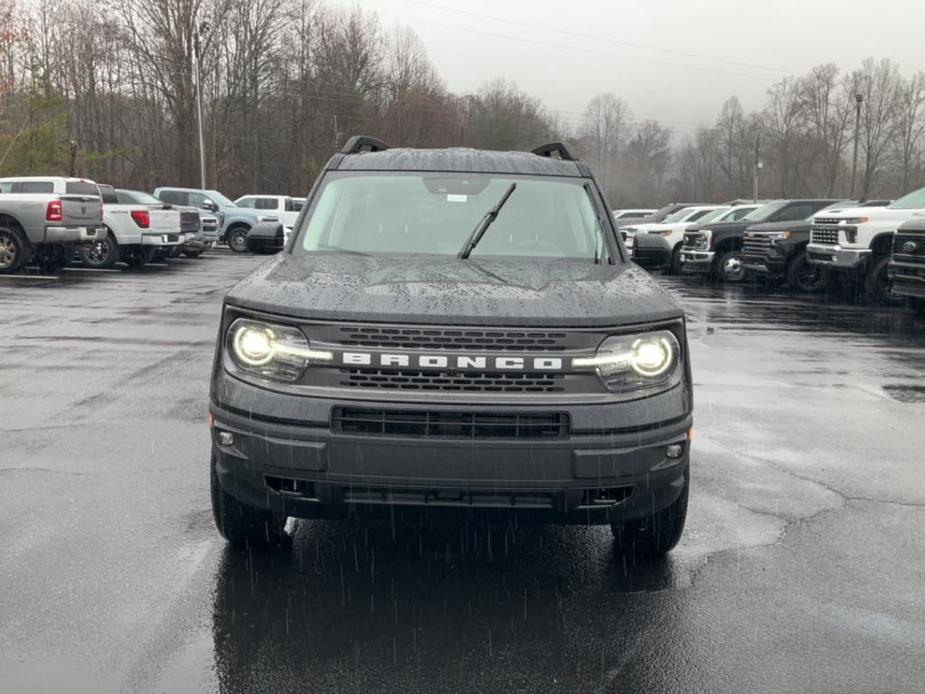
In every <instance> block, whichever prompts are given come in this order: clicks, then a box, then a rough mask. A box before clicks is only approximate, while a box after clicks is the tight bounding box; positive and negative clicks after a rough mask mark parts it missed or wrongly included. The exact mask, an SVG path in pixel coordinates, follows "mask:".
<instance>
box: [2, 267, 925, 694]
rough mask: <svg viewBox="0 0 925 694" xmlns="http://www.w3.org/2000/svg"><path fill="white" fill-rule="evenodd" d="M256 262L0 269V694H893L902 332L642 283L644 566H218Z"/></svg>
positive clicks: (911, 324)
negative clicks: (680, 450)
mask: <svg viewBox="0 0 925 694" xmlns="http://www.w3.org/2000/svg"><path fill="white" fill-rule="evenodd" d="M260 262H262V259H261V258H259V257H255V256H250V255H235V254H232V253H231V252H230V251H227V250H215V251H211V252H209V253H207V254H206V255H204V256H203V257H202V258H200V259H199V260H188V259H177V260H172V261H170V262H169V263H162V264H155V265H149V266H147V267H145V268H143V269H140V270H120V269H115V270H112V271H85V270H83V269H81V268H79V267H76V268H67V269H65V270H64V271H63V272H62V273H61V276H60V277H58V278H53V277H34V276H33V277H28V276H24V277H7V278H3V279H0V282H2V284H0V315H2V316H3V318H2V321H0V324H2V326H3V330H2V332H0V350H2V354H3V362H2V368H0V434H2V437H3V447H2V451H3V453H2V462H0V529H2V536H3V539H4V541H3V542H0V691H3V692H37V691H48V692H71V693H79V692H88V693H89V692H94V693H95V692H100V691H126V692H198V691H203V690H207V691H221V692H263V691H266V692H295V691H300V692H301V691H324V692H335V691H357V692H361V691H362V692H371V691H383V692H385V691H388V692H393V691H394V692H418V691H420V692H437V691H445V692H459V691H508V692H573V691H574V692H578V691H580V692H588V691H648V692H689V691H698V692H707V691H722V692H740V691H751V692H763V691H768V692H770V691H774V692H780V691H790V692H817V691H831V692H836V691H863V692H874V691H877V692H880V691H882V692H917V691H921V688H922V684H921V672H922V667H921V656H922V653H923V652H925V597H923V594H922V586H923V584H925V534H923V533H921V532H920V529H921V528H922V527H925V485H923V483H922V479H923V473H925V454H923V452H922V448H921V446H922V444H921V443H920V438H921V434H922V423H923V422H925V338H923V334H925V319H922V318H916V317H915V316H914V315H912V314H911V313H909V312H906V311H903V310H902V309H882V310H881V309H873V308H871V307H869V306H859V305H852V304H848V303H838V302H834V303H833V302H832V301H831V300H830V299H828V300H827V299H826V297H825V296H824V295H812V296H799V297H797V296H795V295H792V294H789V293H786V292H783V291H781V292H777V293H775V292H768V291H758V290H756V289H753V288H750V287H749V286H725V287H717V286H714V285H712V284H709V283H707V282H704V281H702V280H700V279H699V278H696V279H695V278H685V277H677V278H667V277H665V278H661V281H662V282H663V283H664V284H665V285H666V286H667V287H669V288H670V289H671V290H672V291H673V292H674V293H675V295H676V296H677V297H678V298H679V300H680V301H681V302H682V304H683V305H684V308H685V310H686V311H687V315H688V320H689V336H690V341H691V348H692V352H693V362H694V382H695V397H696V405H695V424H696V435H695V439H694V446H693V458H692V480H693V483H692V492H691V501H690V515H689V518H688V526H687V531H686V533H685V535H684V538H683V540H682V543H681V545H680V546H679V547H678V548H677V549H676V550H675V551H674V552H673V553H672V554H671V555H670V556H669V558H668V559H667V560H665V561H663V562H658V563H647V562H644V561H642V560H637V561H634V560H632V559H630V560H626V559H623V558H621V556H620V555H617V554H614V553H613V551H612V538H611V534H610V530H609V528H606V527H594V528H581V527H578V528H559V527H516V528H511V527H499V526H482V525H478V526H465V527H460V526H453V525H435V526H426V527H413V526H410V525H402V524H401V523H396V524H383V525H381V526H380V525H375V526H373V527H363V526H360V525H356V524H352V523H349V522H314V521H312V522H309V521H298V522H290V523H291V527H290V530H291V532H292V534H293V542H292V545H291V546H290V547H285V548H281V549H277V550H273V551H266V552H256V551H255V552H243V553H242V552H239V551H236V550H233V549H230V548H226V546H225V544H224V543H223V542H222V540H221V539H220V538H219V537H218V535H217V534H216V532H215V530H214V528H213V525H212V519H211V512H210V502H209V490H208V458H209V433H208V429H207V426H206V414H207V405H208V387H209V371H210V368H211V361H212V357H213V352H214V345H215V333H216V329H217V326H218V320H219V308H220V305H221V300H222V296H223V294H224V292H225V291H226V290H227V289H228V288H229V287H231V286H232V285H233V284H234V283H235V282H236V281H237V280H238V279H240V278H242V277H243V276H244V275H246V274H247V273H248V272H249V271H250V270H251V269H253V268H254V267H255V266H256V265H257V264H259V263H260ZM434 462H435V464H439V461H434Z"/></svg>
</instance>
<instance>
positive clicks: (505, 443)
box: [210, 375, 692, 524]
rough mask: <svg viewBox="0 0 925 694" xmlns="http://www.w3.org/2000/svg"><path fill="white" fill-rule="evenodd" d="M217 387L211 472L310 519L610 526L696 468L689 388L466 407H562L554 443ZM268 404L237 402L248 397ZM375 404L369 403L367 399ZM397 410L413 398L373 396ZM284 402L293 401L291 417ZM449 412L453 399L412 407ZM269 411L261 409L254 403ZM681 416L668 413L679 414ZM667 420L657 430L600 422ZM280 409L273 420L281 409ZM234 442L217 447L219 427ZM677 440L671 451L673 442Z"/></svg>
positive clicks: (231, 382)
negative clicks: (386, 510) (604, 398)
mask: <svg viewBox="0 0 925 694" xmlns="http://www.w3.org/2000/svg"><path fill="white" fill-rule="evenodd" d="M220 379H221V381H222V383H221V384H219V386H218V388H217V389H216V390H215V392H219V393H223V398H225V399H226V400H227V401H229V402H235V403H236V404H235V405H234V406H232V405H230V404H228V402H221V403H218V402H216V401H215V399H214V398H213V401H212V405H211V408H210V412H211V414H212V416H213V417H214V426H213V429H212V442H213V451H214V454H215V467H216V473H217V477H218V480H219V483H220V484H221V486H222V488H223V489H225V490H226V491H227V492H228V493H229V494H231V495H232V496H234V497H236V498H238V499H240V500H241V501H243V502H245V503H247V504H249V505H251V506H255V507H258V508H267V509H272V510H274V511H276V512H281V513H285V514H286V515H289V516H296V517H305V518H329V517H342V516H345V515H348V514H349V513H351V512H355V511H357V510H358V509H361V508H362V509H366V510H369V509H371V508H375V507H379V508H381V507H394V506H414V507H423V508H426V509H427V510H428V511H431V510H433V511H437V510H447V511H452V510H454V509H455V510H457V511H459V510H463V511H465V512H467V513H470V512H476V511H480V512H491V513H496V512H517V513H519V514H520V513H524V514H526V515H529V516H530V517H531V518H535V519H536V520H540V521H546V522H558V523H583V524H584V523H607V522H610V521H612V520H616V519H625V520H630V519H635V518H641V517H645V516H650V515H652V514H653V513H656V512H658V511H660V510H662V509H664V508H666V507H667V506H669V505H670V504H672V503H673V502H674V501H675V500H676V499H677V498H678V496H679V494H680V493H681V489H682V487H683V484H684V476H685V473H686V472H687V469H688V466H689V455H690V450H689V448H690V445H689V438H688V433H689V431H690V428H691V423H692V416H691V414H690V409H689V403H690V399H689V391H688V390H687V389H686V388H685V387H683V386H682V387H678V388H675V389H674V390H673V391H669V392H668V393H663V394H661V395H659V396H654V397H653V398H648V399H646V400H641V401H636V402H630V403H620V404H616V405H604V406H588V405H575V406H568V407H562V406H554V407H533V408H525V407H514V406H506V407H500V406H490V405H485V406H480V407H472V406H467V407H465V408H462V409H465V410H467V411H473V410H477V411H482V412H484V413H486V414H491V415H502V414H505V413H508V414H513V413H518V414H524V413H525V412H526V413H529V412H530V411H534V410H547V409H555V410H558V411H563V412H565V413H567V414H568V415H569V417H570V421H571V423H572V426H571V430H570V434H569V435H568V436H564V437H562V438H555V439H543V440H537V439H516V440H514V439H499V438H485V439H481V438H442V437H438V436H412V435H400V434H395V433H391V434H381V433H377V434H375V435H371V434H358V433H346V432H345V431H343V430H339V429H337V428H336V427H335V426H334V425H333V419H332V413H333V412H336V411H338V408H341V407H353V408H356V407H363V404H364V402H365V401H359V402H358V401H354V400H335V399H327V398H314V397H311V398H307V397H297V396H291V395H284V394H278V393H271V392H269V391H265V390H262V391H260V392H259V393H258V392H256V391H258V390H260V389H256V388H254V387H252V386H249V385H248V384H244V383H241V382H240V381H236V380H235V379H233V378H231V377H229V376H227V375H222V376H221V377H220ZM255 399H256V401H261V400H262V401H263V407H262V408H260V409H258V410H254V409H247V408H246V407H245V408H244V409H241V406H242V405H244V404H245V403H246V402H251V403H252V404H253V402H254V401H255ZM366 405H373V403H366ZM374 406H375V408H376V409H377V410H385V411H387V412H389V413H391V414H392V415H398V414H400V413H402V412H406V411H407V410H408V409H409V406H408V405H406V404H404V405H394V404H386V405H384V404H383V403H382V402H376V403H374ZM280 408H284V409H285V408H288V416H287V418H286V419H285V420H282V419H280V418H278V415H277V414H276V413H279V412H280ZM413 409H421V410H428V411H432V412H438V413H439V412H445V413H454V412H456V411H458V410H460V409H461V408H460V407H459V406H453V405H449V404H446V405H434V404H424V403H421V404H420V405H419V406H418V407H417V408H413ZM261 410H262V411H264V412H267V413H268V415H267V416H255V415H254V414H253V412H255V411H261ZM676 413H677V414H679V415H680V416H672V415H674V414H676ZM659 414H660V415H661V416H663V417H664V416H670V417H671V419H668V420H665V421H662V422H660V423H658V424H656V425H654V426H651V425H650V426H643V427H633V426H629V427H625V426H621V428H620V429H613V428H612V429H610V430H607V429H604V428H602V427H600V426H599V423H600V424H606V422H605V420H609V421H610V422H611V423H619V424H621V425H625V424H633V423H634V422H641V421H645V420H651V419H652V418H653V417H657V416H658V415H659ZM274 415H276V416H274ZM220 433H224V434H231V436H232V437H233V439H234V441H233V443H231V444H230V445H222V443H221V442H220V439H219V434H220ZM672 445H677V446H680V447H681V448H680V455H679V456H678V457H676V458H671V457H669V456H668V452H667V447H668V446H672Z"/></svg>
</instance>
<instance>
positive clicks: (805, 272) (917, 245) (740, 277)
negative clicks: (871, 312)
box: [614, 188, 925, 311]
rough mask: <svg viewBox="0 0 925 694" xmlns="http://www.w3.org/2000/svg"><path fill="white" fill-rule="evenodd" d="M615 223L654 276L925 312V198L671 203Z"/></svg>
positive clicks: (920, 194) (620, 216)
mask: <svg viewBox="0 0 925 694" xmlns="http://www.w3.org/2000/svg"><path fill="white" fill-rule="evenodd" d="M641 213H648V214H645V215H644V216H639V215H640V214H641ZM634 215H636V216H634ZM614 217H615V219H616V220H617V223H618V225H619V228H620V232H621V235H622V236H623V239H624V240H625V241H626V243H627V246H628V247H629V248H630V249H631V253H632V255H633V259H634V260H635V261H636V262H637V263H639V264H640V265H643V266H645V267H648V268H664V269H665V270H666V271H667V272H669V273H695V274H702V275H707V276H710V277H711V278H712V279H714V280H715V281H717V282H728V283H735V282H742V281H745V280H746V279H748V278H750V277H751V278H758V279H760V280H762V281H763V282H764V283H766V284H770V285H776V284H783V283H786V284H788V285H789V286H790V287H791V288H792V289H794V290H797V291H801V292H812V291H818V290H822V289H825V288H827V287H830V286H833V285H836V284H838V285H850V286H855V287H858V288H860V289H861V290H862V291H863V292H864V293H865V294H866V295H867V296H868V297H869V298H870V300H872V301H874V302H876V303H880V304H887V303H892V302H895V301H897V300H907V301H908V302H909V303H910V304H911V305H912V306H913V307H914V308H915V309H916V310H919V311H925V188H923V189H921V190H917V191H915V192H912V193H909V194H908V195H906V196H904V197H902V198H900V199H898V200H895V201H890V200H864V201H861V200H834V199H797V200H765V201H761V202H760V203H755V202H744V201H741V200H733V201H730V202H728V203H725V204H722V205H717V204H712V205H710V204H706V203H672V204H671V205H667V206H665V207H663V208H661V209H659V210H614Z"/></svg>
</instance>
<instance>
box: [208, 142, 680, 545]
mask: <svg viewBox="0 0 925 694" xmlns="http://www.w3.org/2000/svg"><path fill="white" fill-rule="evenodd" d="M609 209H610V208H609V207H608V206H607V204H606V202H605V200H604V198H603V197H602V195H601V192H600V189H599V187H598V185H597V183H596V182H595V179H594V178H593V176H592V174H591V172H590V170H589V169H588V167H587V166H586V165H585V164H583V163H582V162H580V161H577V160H576V159H575V158H574V157H573V156H572V154H571V152H570V150H569V148H568V147H566V146H565V145H562V144H561V143H553V144H551V145H546V146H544V147H540V148H538V149H536V150H534V151H533V152H532V153H526V152H508V153H502V152H487V151H476V150H469V149H444V150H415V149H389V148H388V147H387V146H386V145H385V144H384V143H382V142H379V141H378V140H374V139H372V138H366V137H354V138H351V140H350V141H349V142H348V143H347V144H346V145H345V147H344V149H343V150H342V151H341V152H340V153H338V154H336V155H335V156H334V157H333V158H332V159H331V160H330V162H329V163H328V164H327V166H326V167H325V169H324V171H323V172H322V174H321V176H320V177H319V179H318V181H317V182H316V184H315V186H314V188H313V190H312V191H311V193H310V195H309V197H308V202H307V210H306V211H305V212H303V214H302V216H301V217H300V219H299V221H298V222H297V225H296V228H295V229H294V231H293V234H292V237H291V239H290V241H289V242H288V243H287V244H286V247H285V249H283V251H282V252H279V253H278V254H277V255H276V257H274V258H272V259H270V260H268V262H267V263H266V264H264V265H263V266H261V267H260V268H259V269H257V270H256V271H255V272H254V273H253V274H252V275H251V276H249V277H247V278H246V279H244V280H243V281H242V282H241V283H240V284H238V285H237V286H236V287H234V288H233V289H232V290H231V291H230V292H229V294H228V295H227V297H226V299H225V303H224V307H223V314H222V320H221V327H220V330H219V335H218V341H217V347H216V357H215V363H214V368H213V373H212V387H211V405H210V425H211V432H212V460H211V485H212V504H213V511H214V517H215V522H216V525H217V527H218V530H219V531H220V533H221V534H222V535H223V536H224V537H225V538H226V539H227V540H228V541H230V542H231V543H233V544H245V543H274V542H279V541H281V540H283V539H284V538H285V530H284V526H285V522H286V520H287V517H289V516H292V517H303V518H325V517H338V516H345V515H352V516H360V515H363V516H366V515H372V514H371V511H373V510H374V509H376V508H379V509H380V510H382V508H383V507H385V510H386V511H387V512H392V513H395V512H397V511H396V507H402V508H404V509H408V508H410V507H417V508H418V509H424V510H425V511H426V513H428V514H433V513H441V514H442V513H443V512H444V511H447V512H449V511H451V510H453V509H455V510H456V511H457V512H459V511H462V513H463V514H464V515H470V514H478V515H479V516H482V515H488V516H497V515H504V516H506V517H507V516H510V515H511V514H514V515H516V516H517V517H518V518H530V519H536V520H540V521H548V522H556V523H577V524H607V523H609V524H610V525H611V528H612V530H613V534H614V536H615V539H616V546H617V547H618V548H619V549H620V550H621V551H627V552H640V553H641V552H647V553H656V554H658V553H664V552H667V551H669V550H670V549H671V548H672V547H674V545H675V544H676V543H677V542H678V540H679V538H680V537H681V534H682V531H683V528H684V520H685V516H686V511H687V498H688V487H689V469H688V468H689V454H690V450H689V447H690V432H691V426H692V386H691V371H690V359H689V353H688V347H687V339H686V333H685V318H684V315H683V313H682V311H681V309H680V307H679V306H678V304H677V303H675V301H674V300H673V299H672V298H671V296H670V295H669V294H668V293H667V292H666V291H665V290H663V289H662V288H660V287H659V286H658V285H657V284H656V282H655V281H654V280H653V279H652V278H650V277H649V276H648V275H647V274H646V273H645V271H643V270H641V269H640V268H638V267H637V266H635V265H634V264H633V263H631V262H630V260H629V257H628V254H627V251H626V248H625V247H624V246H623V244H622V242H621V241H620V238H619V235H618V234H617V230H616V228H615V225H614V223H613V220H612V218H611V215H610V214H608V210H609ZM270 226H272V225H270ZM251 235H253V236H254V237H255V238H256V237H257V236H260V235H261V230H260V229H257V228H255V229H254V230H252V232H251ZM264 237H265V238H264V239H263V241H266V237H269V238H271V239H278V244H279V246H280V247H281V246H282V244H283V242H282V239H283V233H282V227H281V225H279V224H276V225H275V228H273V229H272V230H271V233H269V234H264ZM250 240H251V239H250V238H249V242H250ZM256 248H257V246H256V245H255V246H254V247H253V248H252V250H255V249H256ZM261 248H263V250H264V251H266V250H267V248H268V246H267V245H264V246H261ZM272 250H275V251H278V250H279V248H273V249H272Z"/></svg>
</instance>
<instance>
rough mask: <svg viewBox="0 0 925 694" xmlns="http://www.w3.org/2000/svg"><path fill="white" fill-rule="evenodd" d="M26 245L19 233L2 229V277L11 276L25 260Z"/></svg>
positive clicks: (0, 259) (0, 232)
mask: <svg viewBox="0 0 925 694" xmlns="http://www.w3.org/2000/svg"><path fill="white" fill-rule="evenodd" d="M25 255H26V254H25V244H24V243H23V240H22V237H21V236H20V235H19V232H17V231H14V230H13V229H10V228H9V227H0V275H11V274H13V273H14V272H16V271H17V270H19V268H20V267H21V266H22V264H23V261H24V260H25Z"/></svg>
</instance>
